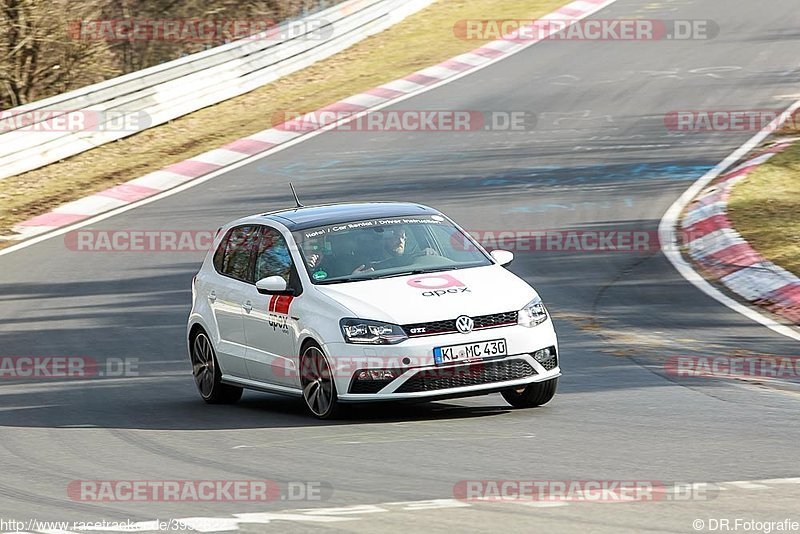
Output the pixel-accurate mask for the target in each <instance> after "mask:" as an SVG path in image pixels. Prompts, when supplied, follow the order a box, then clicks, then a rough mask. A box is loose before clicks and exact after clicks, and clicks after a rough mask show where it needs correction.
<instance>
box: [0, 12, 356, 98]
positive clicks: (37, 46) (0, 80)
mask: <svg viewBox="0 0 800 534" xmlns="http://www.w3.org/2000/svg"><path fill="white" fill-rule="evenodd" d="M341 1H342V0H218V1H215V2H208V1H207V0H0V32H2V33H0V109H6V108H9V107H16V106H19V105H22V104H25V103H28V102H31V101H33V100H37V99H40V98H45V97H48V96H51V95H54V94H59V93H62V92H65V91H69V90H72V89H76V88H79V87H83V86H85V85H89V84H92V83H96V82H99V81H103V80H106V79H108V78H111V77H112V76H116V75H119V74H125V73H128V72H133V71H136V70H140V69H143V68H147V67H151V66H153V65H157V64H159V63H163V62H165V61H169V60H172V59H176V58H179V57H181V56H184V55H187V54H191V53H194V52H199V51H201V50H204V49H206V48H209V47H212V46H217V45H220V44H222V43H224V42H225V41H226V40H227V39H226V36H225V35H221V34H220V35H214V38H212V39H209V40H191V39H188V40H163V39H159V38H158V36H154V37H153V38H148V39H134V38H126V37H124V36H122V37H120V36H121V35H122V34H113V35H111V36H110V37H109V36H108V35H105V34H103V33H102V32H98V33H96V34H93V33H92V32H91V31H88V32H83V30H84V29H85V28H87V27H90V26H91V24H92V23H93V22H97V21H112V22H113V21H120V20H123V21H132V20H137V19H138V20H182V21H186V20H192V19H205V20H223V21H224V20H240V21H241V20H259V21H272V22H276V23H277V22H281V21H284V20H287V19H292V18H296V17H300V16H303V15H306V14H308V13H310V12H313V11H316V10H319V9H321V8H324V7H327V6H329V5H333V4H336V3H339V2H341ZM87 25H88V26H87ZM112 26H113V24H112Z"/></svg>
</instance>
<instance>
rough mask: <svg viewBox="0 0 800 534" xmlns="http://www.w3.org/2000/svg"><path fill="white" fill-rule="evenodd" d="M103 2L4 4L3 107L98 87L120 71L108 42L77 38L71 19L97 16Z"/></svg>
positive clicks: (0, 19)
mask: <svg viewBox="0 0 800 534" xmlns="http://www.w3.org/2000/svg"><path fill="white" fill-rule="evenodd" d="M100 2H101V0H88V1H84V2H81V3H80V4H73V3H72V2H69V1H68V0H0V29H2V35H0V106H2V107H3V108H7V107H14V106H19V105H21V104H25V103H27V102H31V101H33V100H36V99H39V98H43V97H46V96H50V95H53V94H58V93H61V92H64V91H68V90H70V89H74V88H77V87H81V86H84V85H88V84H91V83H95V82H98V81H101V80H104V79H107V78H109V77H110V76H113V75H115V74H117V73H118V72H119V68H118V67H115V66H114V57H113V55H112V54H111V52H110V49H109V46H108V43H105V42H100V41H83V40H78V39H74V38H72V37H71V36H70V35H69V32H68V21H69V20H70V19H78V18H82V17H92V16H97V15H99V14H100V12H101V8H102V5H101V3H100Z"/></svg>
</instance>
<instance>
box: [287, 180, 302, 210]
mask: <svg viewBox="0 0 800 534" xmlns="http://www.w3.org/2000/svg"><path fill="white" fill-rule="evenodd" d="M289 187H290V188H291V189H292V195H294V202H295V204H297V206H295V207H296V208H305V206H303V205H302V204H301V203H300V199H299V198H297V191H295V190H294V186H293V185H292V182H289Z"/></svg>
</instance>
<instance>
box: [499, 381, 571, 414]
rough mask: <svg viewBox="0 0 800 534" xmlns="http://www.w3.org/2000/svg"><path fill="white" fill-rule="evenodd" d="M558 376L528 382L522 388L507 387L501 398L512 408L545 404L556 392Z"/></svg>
mask: <svg viewBox="0 0 800 534" xmlns="http://www.w3.org/2000/svg"><path fill="white" fill-rule="evenodd" d="M557 388H558V378H551V379H550V380H546V381H544V382H536V383H533V384H528V385H527V386H526V387H525V388H523V389H507V390H505V391H503V392H502V395H503V398H504V399H505V400H506V402H507V403H509V404H510V405H511V406H513V407H514V408H534V407H536V406H541V405H543V404H547V403H548V402H550V400H551V399H552V398H553V396H554V395H555V394H556V389H557Z"/></svg>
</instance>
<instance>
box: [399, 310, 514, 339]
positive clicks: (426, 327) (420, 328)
mask: <svg viewBox="0 0 800 534" xmlns="http://www.w3.org/2000/svg"><path fill="white" fill-rule="evenodd" d="M472 320H473V321H475V327H474V328H473V330H482V329H484V328H495V327H498V326H507V325H512V324H517V312H515V311H513V312H505V313H493V314H491V315H479V316H477V317H473V318H472ZM403 330H405V332H406V335H407V336H408V337H420V336H432V335H435V334H452V333H454V332H458V330H457V329H456V320H455V319H447V320H444V321H431V322H428V323H414V324H407V325H403Z"/></svg>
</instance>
